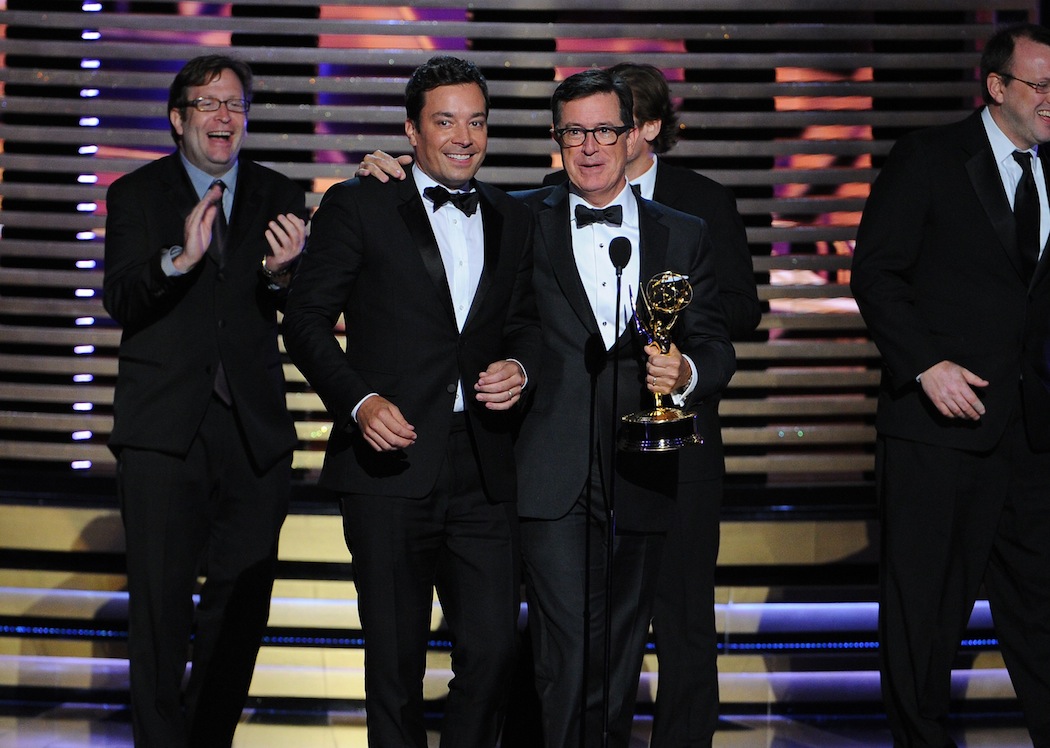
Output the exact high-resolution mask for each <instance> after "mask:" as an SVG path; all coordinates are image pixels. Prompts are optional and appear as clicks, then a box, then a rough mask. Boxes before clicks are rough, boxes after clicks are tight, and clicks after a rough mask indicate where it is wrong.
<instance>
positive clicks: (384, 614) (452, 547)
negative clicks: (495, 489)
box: [342, 428, 520, 748]
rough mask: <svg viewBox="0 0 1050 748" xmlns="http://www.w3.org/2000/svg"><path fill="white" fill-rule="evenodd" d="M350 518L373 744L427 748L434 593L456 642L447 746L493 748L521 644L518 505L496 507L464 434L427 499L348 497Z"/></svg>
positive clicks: (346, 525)
mask: <svg viewBox="0 0 1050 748" xmlns="http://www.w3.org/2000/svg"><path fill="white" fill-rule="evenodd" d="M342 510H343V529H344V533H345V536H346V543H347V547H348V548H349V549H350V552H351V554H352V555H353V570H354V583H355V584H356V586H357V594H358V609H359V611H360V615H361V626H362V628H363V630H364V636H365V711H366V722H367V727H368V745H369V746H370V748H426V745H427V738H426V727H425V725H424V703H423V675H424V672H425V670H426V653H427V641H428V640H429V639H430V637H431V619H432V616H433V610H434V606H433V601H434V590H435V588H436V589H437V593H438V598H439V600H440V603H441V612H442V614H443V615H444V618H445V621H446V623H447V625H448V630H449V634H450V636H451V638H452V672H453V678H452V681H451V682H450V684H449V694H448V698H447V700H446V702H445V717H444V723H443V725H442V731H441V746H442V748H493V746H495V745H496V740H497V737H498V734H499V728H500V724H501V722H502V717H503V713H504V710H505V709H506V696H507V692H508V688H509V684H510V677H511V672H512V669H513V666H514V658H515V653H516V648H517V640H518V633H517V621H518V614H519V612H520V592H519V588H520V563H519V561H518V558H519V548H518V542H519V541H518V528H517V515H516V510H515V504H514V502H499V503H494V502H491V501H489V499H488V497H487V496H486V493H485V491H484V488H483V486H482V483H481V476H480V473H479V471H478V463H477V458H476V456H475V451H474V449H473V446H472V443H471V438H470V436H469V434H468V432H467V431H466V430H465V429H464V428H459V429H455V430H453V432H452V434H451V436H450V438H449V444H448V451H447V455H446V459H445V463H444V465H443V467H442V470H441V472H440V475H439V476H438V480H437V484H436V485H435V486H434V489H433V490H432V491H431V492H430V493H429V494H428V495H427V496H425V497H423V498H405V497H398V496H372V495H363V494H347V495H345V496H343V498H342Z"/></svg>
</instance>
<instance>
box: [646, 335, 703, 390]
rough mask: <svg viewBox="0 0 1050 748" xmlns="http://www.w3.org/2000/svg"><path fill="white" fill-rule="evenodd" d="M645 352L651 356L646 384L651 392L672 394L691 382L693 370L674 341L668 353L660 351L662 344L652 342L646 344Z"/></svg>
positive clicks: (647, 368) (647, 364)
mask: <svg viewBox="0 0 1050 748" xmlns="http://www.w3.org/2000/svg"><path fill="white" fill-rule="evenodd" d="M645 353H646V354H647V355H648V356H649V361H648V362H647V363H646V365H645V373H646V377H645V386H646V387H647V388H648V390H649V391H650V392H652V393H654V394H657V395H670V394H671V393H672V392H676V391H678V390H680V389H682V388H683V387H685V386H686V385H687V384H689V380H690V378H691V377H692V375H693V371H692V369H691V368H690V366H689V362H688V361H687V360H686V359H685V358H684V357H683V356H682V352H681V351H679V350H678V347H677V346H676V345H675V344H674V343H671V349H670V350H669V351H668V352H667V353H660V346H658V345H656V343H650V344H649V345H647V346H645Z"/></svg>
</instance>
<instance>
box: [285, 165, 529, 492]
mask: <svg viewBox="0 0 1050 748" xmlns="http://www.w3.org/2000/svg"><path fill="white" fill-rule="evenodd" d="M477 189H478V192H479V193H480V210H481V217H482V221H483V225H484V234H485V249H484V255H485V261H484V268H483V270H482V274H481V280H480V282H479V284H478V288H477V291H476V293H475V295H474V299H473V303H472V305H471V308H470V310H469V312H468V315H467V318H466V321H465V323H464V327H463V330H462V332H461V331H460V330H459V329H458V328H457V325H456V318H455V313H454V310H453V307H452V297H451V294H450V292H449V288H448V283H447V281H446V276H445V270H444V266H443V264H442V261H441V255H440V252H439V249H438V245H437V241H436V240H435V238H434V233H433V230H432V229H431V226H430V222H429V221H428V219H427V216H426V213H425V212H424V211H426V210H428V209H429V208H428V207H427V206H424V203H423V200H422V198H420V196H419V193H418V191H417V189H416V186H415V183H414V182H413V180H412V179H411V177H410V178H408V179H405V180H404V181H391V182H390V183H388V184H383V183H381V182H380V181H379V180H376V179H364V180H357V179H353V180H349V181H346V182H342V183H340V184H337V185H335V186H333V187H332V188H330V189H329V190H328V192H327V193H325V196H324V198H323V199H322V201H321V205H320V207H319V208H318V210H317V212H316V214H315V215H314V218H313V223H312V227H311V234H310V239H309V242H308V244H307V249H306V252H305V254H304V256H303V259H302V261H301V263H300V265H299V268H298V270H297V272H296V275H295V278H294V279H293V281H292V289H291V291H290V293H289V297H288V304H287V308H286V311H285V317H284V338H285V345H286V346H287V348H288V352H289V354H290V355H291V357H292V360H293V361H294V362H295V364H296V365H297V366H298V367H299V369H300V370H301V371H302V372H303V374H304V376H305V377H306V378H307V380H308V381H309V382H310V384H311V385H312V386H313V388H314V389H315V390H316V392H317V393H318V395H320V397H321V399H322V400H323V401H324V403H325V406H326V407H327V408H328V411H329V413H330V414H331V416H332V418H333V420H334V425H333V430H332V433H331V435H330V437H329V439H328V448H327V452H326V455H325V463H324V468H323V470H322V473H321V481H320V482H321V485H323V486H325V487H328V488H331V489H333V490H335V491H339V492H344V493H345V492H348V491H353V492H354V493H369V494H376V495H397V496H408V497H423V496H425V495H427V494H428V493H429V492H430V490H431V489H432V488H433V486H434V484H435V481H436V480H437V476H438V470H439V469H440V467H441V465H442V462H443V461H444V458H445V447H446V444H447V442H448V435H449V432H450V428H451V424H452V410H453V403H454V401H455V394H456V387H457V382H462V383H463V388H464V401H465V407H466V413H467V420H468V423H469V426H470V430H471V433H472V435H473V437H474V443H475V445H476V448H477V453H478V458H479V464H480V469H481V474H482V478H483V480H484V482H485V488H486V491H487V492H488V495H489V497H490V499H491V500H493V501H510V500H513V499H514V497H515V485H516V475H515V470H514V461H513V451H512V445H511V432H512V427H513V425H514V422H515V420H516V418H517V416H518V413H517V412H515V411H509V412H500V411H490V410H487V409H486V408H485V407H484V406H483V405H481V404H480V403H478V402H477V401H476V400H475V398H474V391H473V389H472V385H473V384H474V382H476V381H477V378H478V375H479V374H480V373H481V372H482V371H484V370H485V369H486V368H487V367H488V365H489V364H491V363H492V362H494V361H499V360H502V359H507V358H513V359H516V360H518V361H520V362H521V363H522V365H523V366H524V368H525V371H526V372H527V373H528V375H529V376H530V377H531V376H532V372H533V370H534V369H535V366H536V359H537V353H536V351H537V349H538V346H539V330H538V327H537V318H536V310H535V301H534V298H533V294H532V288H531V284H530V277H531V274H532V251H531V244H532V234H533V229H532V217H531V215H530V214H529V211H528V210H527V209H526V208H525V207H524V206H523V205H521V204H520V203H518V202H516V201H514V200H511V199H510V198H509V197H508V196H507V195H506V194H505V193H504V192H502V191H500V190H498V189H496V188H494V187H490V186H489V185H486V184H481V183H478V185H477ZM340 314H342V315H343V318H344V322H345V328H346V351H345V352H344V351H343V350H342V349H341V348H340V346H339V345H338V343H337V341H336V338H335V336H334V334H333V326H334V325H335V324H336V321H337V320H338V318H339V316H340ZM529 386H530V387H531V382H530V384H529ZM370 393H377V394H379V395H381V396H383V397H385V398H386V399H388V400H390V401H391V402H392V403H393V404H394V405H396V406H397V407H398V408H399V409H400V410H401V413H402V414H403V415H404V417H405V419H406V420H407V421H408V422H409V423H411V424H412V425H413V426H414V427H415V429H416V435H417V438H416V442H415V443H414V444H413V445H412V446H410V447H408V448H407V449H404V450H399V451H395V452H384V453H379V452H376V451H375V450H373V449H372V447H371V446H369V445H368V444H367V443H366V442H365V440H364V439H363V437H362V436H361V433H360V430H359V429H358V427H357V424H356V422H355V421H354V420H353V418H352V415H351V414H352V411H353V409H354V407H355V406H356V405H357V403H358V402H360V401H361V399H362V398H364V397H365V396H366V395H368V394H370Z"/></svg>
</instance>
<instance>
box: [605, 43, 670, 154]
mask: <svg viewBox="0 0 1050 748" xmlns="http://www.w3.org/2000/svg"><path fill="white" fill-rule="evenodd" d="M609 72H610V73H612V74H613V75H616V76H619V77H620V78H623V79H624V80H625V81H627V85H628V86H630V87H631V93H632V94H633V95H634V119H635V120H636V122H637V124H639V125H641V124H644V123H646V122H652V121H654V120H660V132H659V133H658V134H657V136H656V137H655V138H653V140H652V143H651V145H652V149H653V151H655V152H656V153H667V152H668V151H669V150H671V149H672V148H674V144H675V143H677V142H678V134H679V131H678V113H677V112H675V110H674V104H672V103H671V89H670V87H669V86H668V85H667V79H666V78H665V77H664V74H663V73H661V72H660V70H659V68H657V67H654V66H653V65H647V64H645V63H642V62H621V63H619V64H616V65H613V66H612V67H611V68H609Z"/></svg>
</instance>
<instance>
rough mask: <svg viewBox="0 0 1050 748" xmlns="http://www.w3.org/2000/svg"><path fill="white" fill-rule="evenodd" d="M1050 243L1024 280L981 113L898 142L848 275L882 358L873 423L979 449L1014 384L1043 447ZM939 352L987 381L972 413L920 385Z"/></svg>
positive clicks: (1047, 424) (1013, 393)
mask: <svg viewBox="0 0 1050 748" xmlns="http://www.w3.org/2000/svg"><path fill="white" fill-rule="evenodd" d="M1048 150H1050V149H1047V148H1042V149H1040V158H1041V159H1042V160H1043V163H1044V164H1045V163H1046V157H1047V156H1048V155H1050V154H1048V153H1046V152H1047V151H1048ZM1048 254H1050V253H1048V252H1045V251H1044V252H1043V256H1042V259H1041V260H1040V262H1039V265H1038V266H1037V269H1036V272H1035V275H1034V276H1033V278H1032V279H1031V280H1030V281H1029V280H1027V279H1026V278H1025V277H1024V276H1023V273H1022V271H1021V259H1020V256H1019V254H1018V251H1017V247H1016V240H1015V228H1014V220H1013V213H1012V211H1011V208H1010V201H1009V199H1008V197H1007V194H1006V191H1005V189H1004V188H1003V184H1002V179H1001V178H1000V176H999V171H998V168H997V166H996V164H995V160H994V157H993V155H992V150H991V146H990V144H989V142H988V138H987V135H986V134H985V130H984V126H983V123H982V122H981V115H980V112H977V113H974V114H973V115H971V116H970V117H968V118H967V119H965V120H963V121H961V122H958V123H955V124H951V125H946V126H942V127H936V128H930V129H927V130H923V131H919V132H916V133H912V134H910V135H908V136H905V137H904V138H902V139H901V140H900V141H899V142H898V143H897V144H896V145H895V146H894V148H893V150H892V151H891V152H890V155H889V157H888V159H887V161H886V165H885V166H884V167H883V169H882V171H881V173H880V174H879V177H878V178H877V179H876V181H875V183H874V185H873V186H872V190H871V196H870V197H869V198H868V202H867V205H866V207H865V209H864V214H863V217H862V219H861V223H860V228H859V230H858V234H857V246H856V251H855V253H854V258H853V271H852V282H851V287H852V290H853V294H854V296H855V297H856V299H857V303H858V305H859V307H860V311H861V313H862V314H863V316H864V320H865V322H866V323H867V325H868V329H869V330H870V332H871V336H872V338H873V340H874V341H875V343H876V345H877V346H878V348H879V352H880V353H881V354H882V359H883V376H882V383H881V386H880V390H879V406H878V415H877V418H876V425H877V428H878V430H879V432H880V433H882V434H885V435H888V436H893V437H898V438H903V439H910V440H914V441H918V442H921V443H926V444H934V445H939V446H944V447H950V448H955V449H967V450H987V449H990V448H991V447H992V446H994V445H995V444H996V442H997V441H998V439H999V437H1000V436H1001V435H1002V434H1003V431H1004V430H1005V428H1006V425H1007V422H1008V420H1009V419H1010V417H1011V411H1012V409H1013V406H1014V404H1015V403H1016V401H1017V392H1018V388H1019V387H1020V388H1021V390H1022V392H1023V400H1022V402H1023V410H1024V418H1025V424H1026V428H1027V431H1028V436H1029V439H1030V441H1031V443H1032V445H1033V446H1034V447H1036V448H1037V449H1050V391H1048V390H1047V387H1046V385H1045V383H1044V381H1043V379H1044V377H1046V368H1047V367H1046V363H1045V362H1046V357H1047V353H1048V349H1047V340H1048V338H1047V325H1048V318H1050V267H1048V263H1050V257H1048ZM942 360H949V361H953V362H955V363H957V364H959V365H961V366H963V367H965V368H967V369H969V370H970V371H972V372H973V373H975V374H977V375H978V376H980V377H983V378H984V379H986V380H988V382H989V384H988V386H987V387H985V388H981V389H979V390H978V394H979V396H980V397H981V399H982V401H983V402H984V404H985V406H986V409H987V412H986V413H985V415H983V416H982V417H981V419H980V420H979V421H976V422H972V421H964V420H961V419H947V418H944V417H942V416H941V415H940V414H939V413H938V412H937V410H936V409H935V408H934V406H933V405H932V404H931V403H930V401H929V399H928V398H927V397H926V396H925V394H924V393H923V392H922V389H921V385H919V384H918V383H917V382H916V376H917V375H918V374H920V373H921V372H923V371H925V370H926V369H928V368H929V367H930V366H933V365H934V364H936V363H938V362H939V361H942Z"/></svg>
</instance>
